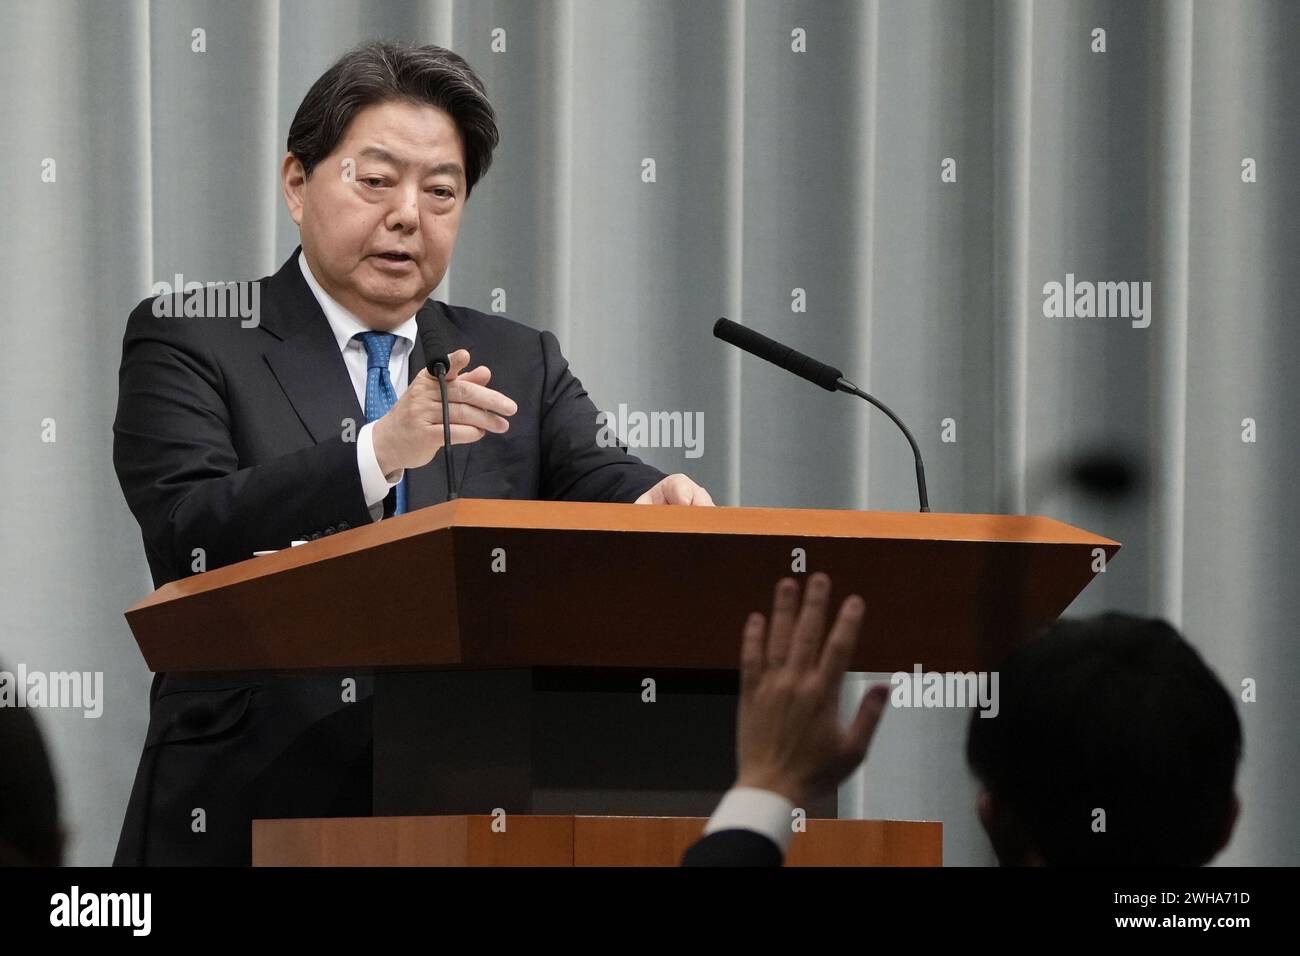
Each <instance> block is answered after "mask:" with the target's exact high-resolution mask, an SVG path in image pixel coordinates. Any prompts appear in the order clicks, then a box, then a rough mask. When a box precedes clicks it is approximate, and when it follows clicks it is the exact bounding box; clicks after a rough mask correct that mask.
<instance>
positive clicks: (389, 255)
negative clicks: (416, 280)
mask: <svg viewBox="0 0 1300 956" xmlns="http://www.w3.org/2000/svg"><path fill="white" fill-rule="evenodd" d="M375 257H376V258H378V259H387V260H388V261H389V262H407V261H409V260H410V259H411V257H410V256H409V255H407V254H406V253H405V252H378V253H375Z"/></svg>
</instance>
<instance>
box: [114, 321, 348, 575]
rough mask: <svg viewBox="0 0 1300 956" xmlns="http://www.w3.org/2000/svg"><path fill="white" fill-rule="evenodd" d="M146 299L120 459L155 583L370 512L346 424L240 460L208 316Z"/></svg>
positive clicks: (133, 344)
mask: <svg viewBox="0 0 1300 956" xmlns="http://www.w3.org/2000/svg"><path fill="white" fill-rule="evenodd" d="M151 306H152V300H145V301H144V302H143V303H141V304H140V305H139V306H138V307H137V308H136V309H135V310H134V311H133V312H132V313H131V317H130V319H129V320H128V321H127V328H126V334H125V336H124V338H123V342H122V364H121V368H120V370H119V373H118V400H117V415H116V418H115V419H114V421H113V466H114V468H115V470H116V472H117V477H118V481H119V482H120V484H121V486H122V491H123V494H124V495H125V497H126V502H127V505H128V507H130V509H131V513H132V514H133V515H135V518H136V520H137V521H138V522H139V523H140V528H141V531H142V533H143V536H144V541H145V547H146V550H147V552H148V553H149V558H150V565H151V567H152V568H153V570H154V578H155V581H156V583H159V584H161V583H162V582H163V581H168V580H174V579H175V578H179V577H183V576H185V575H187V574H190V573H192V572H193V565H194V561H195V549H197V548H201V549H203V556H204V567H206V569H209V570H210V569H212V568H216V567H220V566H222V565H225V564H231V563H233V562H235V561H242V560H244V559H246V558H251V557H252V556H253V552H254V551H260V550H269V549H272V548H285V547H288V546H289V542H290V541H292V540H293V539H294V538H297V537H300V536H301V535H303V534H304V533H310V532H311V531H312V530H313V529H323V528H325V527H327V526H330V525H337V524H338V523H339V522H340V521H346V522H348V523H349V524H351V525H353V526H360V525H363V524H365V523H366V522H368V521H369V520H370V515H369V511H368V509H367V508H366V505H365V495H364V493H363V492H362V489H361V477H360V474H359V473H358V471H357V451H356V445H355V444H354V443H352V442H345V441H344V440H343V435H342V434H341V433H340V434H339V435H338V436H337V437H332V438H330V439H329V440H327V441H324V442H321V443H319V444H316V445H310V446H308V447H305V448H302V449H300V450H298V451H295V452H293V453H291V454H287V455H284V456H283V457H281V458H277V459H274V460H272V461H267V462H264V463H261V464H257V465H253V466H250V467H240V459H239V455H238V453H237V451H236V448H235V442H234V438H233V434H232V423H231V412H230V408H231V403H230V402H229V401H228V396H227V395H226V381H225V378H224V375H223V373H222V369H221V367H220V365H219V363H218V362H217V361H216V360H215V358H214V356H213V355H212V354H211V350H210V348H209V346H208V345H207V343H206V342H205V339H204V330H203V329H202V328H201V325H200V324H201V323H203V322H205V321H208V320H205V319H201V318H198V319H187V318H166V317H157V316H154V315H153V312H152V308H151Z"/></svg>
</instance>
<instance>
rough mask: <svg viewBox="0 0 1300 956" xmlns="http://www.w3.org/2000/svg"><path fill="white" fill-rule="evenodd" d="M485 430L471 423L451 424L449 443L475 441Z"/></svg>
mask: <svg viewBox="0 0 1300 956" xmlns="http://www.w3.org/2000/svg"><path fill="white" fill-rule="evenodd" d="M485 434H487V433H486V432H484V431H483V429H481V428H476V427H475V426H473V425H452V426H451V443H452V444H453V445H468V444H469V443H470V442H476V441H478V440H479V439H480V438H482V437H483V436H484V435H485Z"/></svg>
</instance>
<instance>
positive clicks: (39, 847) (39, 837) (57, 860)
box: [0, 706, 63, 866]
mask: <svg viewBox="0 0 1300 956" xmlns="http://www.w3.org/2000/svg"><path fill="white" fill-rule="evenodd" d="M62 862H63V831H62V829H61V828H60V827H59V806H58V793H57V788H56V786H55V782H54V768H53V766H51V764H50V758H49V754H48V753H47V752H46V750H45V743H44V741H43V740H42V739H41V732H40V728H38V727H37V726H36V720H35V718H34V717H33V716H32V714H31V712H30V711H29V710H27V709H26V708H25V707H2V706H0V866H59V865H60V864H61V863H62Z"/></svg>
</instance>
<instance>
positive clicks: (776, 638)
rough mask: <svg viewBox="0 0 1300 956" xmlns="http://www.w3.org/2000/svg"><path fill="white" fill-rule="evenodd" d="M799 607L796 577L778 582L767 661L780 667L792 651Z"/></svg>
mask: <svg viewBox="0 0 1300 956" xmlns="http://www.w3.org/2000/svg"><path fill="white" fill-rule="evenodd" d="M798 609H799V585H798V584H797V583H796V582H795V580H794V578H782V579H781V580H780V581H777V582H776V590H775V591H774V593H773V595H772V628H771V630H770V631H769V633H768V635H767V662H768V664H769V665H770V666H773V667H780V666H781V665H783V664H784V663H785V658H786V655H787V654H789V653H790V634H791V632H793V631H794V619H795V613H796V612H797V611H798Z"/></svg>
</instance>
